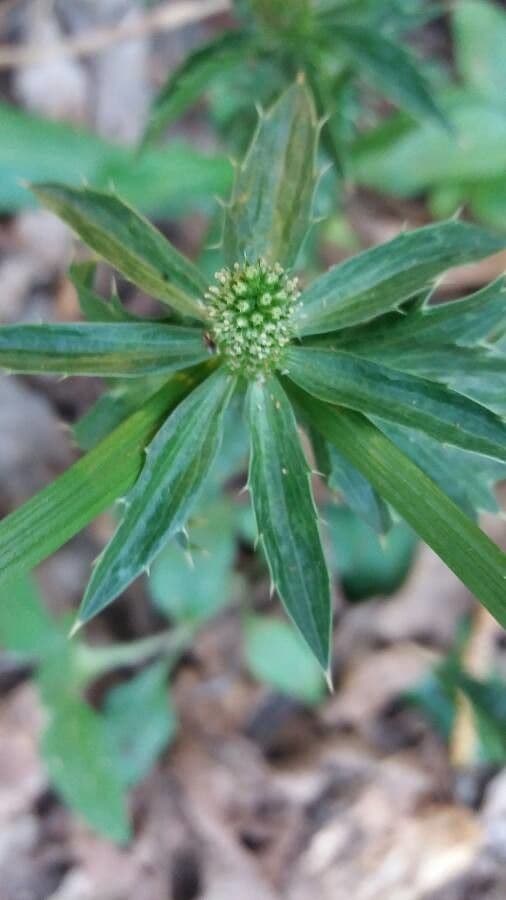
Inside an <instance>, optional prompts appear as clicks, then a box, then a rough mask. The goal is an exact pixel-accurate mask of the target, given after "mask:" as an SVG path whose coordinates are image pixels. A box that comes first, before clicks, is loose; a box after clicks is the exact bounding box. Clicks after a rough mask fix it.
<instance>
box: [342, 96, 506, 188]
mask: <svg viewBox="0 0 506 900" xmlns="http://www.w3.org/2000/svg"><path fill="white" fill-rule="evenodd" d="M440 103H441V106H442V108H443V110H444V112H445V113H446V115H447V118H448V119H449V121H450V123H451V125H452V130H453V132H454V136H452V135H450V134H448V132H446V131H444V130H443V129H442V128H440V127H439V126H437V125H434V124H433V123H432V122H430V121H428V120H425V121H424V122H413V121H412V120H411V121H409V120H408V119H407V117H406V116H404V115H403V114H399V115H397V116H392V117H391V118H390V119H387V120H386V122H385V123H384V124H382V125H380V126H378V128H376V129H374V130H373V131H370V132H368V133H367V134H366V135H364V136H363V137H361V138H359V139H358V140H357V141H356V142H355V144H354V145H353V147H352V148H351V151H350V156H351V166H350V169H351V176H352V177H353V180H354V181H355V182H357V183H358V184H361V185H366V186H368V187H372V188H375V189H377V190H379V191H381V192H382V193H386V194H395V195H397V196H402V197H409V196H414V195H418V194H421V193H424V192H425V191H427V190H428V189H429V188H433V187H436V186H438V185H445V186H448V185H455V184H457V185H461V184H462V183H464V184H465V183H466V182H470V183H474V182H476V183H478V184H480V183H481V184H486V179H490V178H501V177H504V143H505V141H506V116H505V115H504V112H503V110H501V109H500V108H499V107H498V106H497V104H495V103H491V102H487V101H486V100H484V99H483V97H479V96H476V92H471V91H468V90H462V89H460V90H457V89H452V91H451V92H448V93H445V94H444V95H442V96H441V97H440ZM459 205H460V204H459Z"/></svg>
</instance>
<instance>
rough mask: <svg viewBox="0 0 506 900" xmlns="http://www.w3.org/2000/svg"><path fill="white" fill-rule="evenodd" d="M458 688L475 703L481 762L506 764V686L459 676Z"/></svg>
mask: <svg viewBox="0 0 506 900" xmlns="http://www.w3.org/2000/svg"><path fill="white" fill-rule="evenodd" d="M458 676H459V677H458V678H457V684H458V686H459V688H460V690H461V691H462V693H463V694H464V695H465V696H466V697H467V699H468V700H469V701H470V702H471V706H472V710H473V713H474V717H475V720H476V726H477V731H478V737H479V743H480V747H479V750H480V753H479V756H480V760H479V761H480V762H483V763H504V761H505V760H506V704H505V702H504V695H505V688H506V682H504V681H501V680H499V679H491V680H490V681H487V682H482V681H478V680H476V679H474V678H471V677H470V676H469V675H467V673H466V672H459V673H458Z"/></svg>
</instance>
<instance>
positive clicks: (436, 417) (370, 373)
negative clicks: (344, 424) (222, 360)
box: [284, 347, 506, 461]
mask: <svg viewBox="0 0 506 900" xmlns="http://www.w3.org/2000/svg"><path fill="white" fill-rule="evenodd" d="M284 367H285V370H286V372H287V374H288V375H289V376H290V378H291V379H292V380H293V381H295V382H296V384H298V385H299V386H300V387H302V388H303V389H304V390H305V391H307V392H308V393H309V394H313V396H315V397H318V398H319V399H320V400H325V401H327V402H328V403H335V404H339V405H343V406H347V407H351V408H352V409H356V410H358V411H359V412H364V413H366V414H367V415H376V416H379V417H380V418H383V419H386V420H387V421H390V422H395V423H396V424H398V425H407V426H410V427H412V428H417V429H418V430H419V431H424V432H425V433H426V434H429V435H431V436H432V437H434V438H436V439H437V440H439V441H440V442H441V443H449V444H453V445H454V446H455V447H462V448H463V449H464V450H471V451H474V452H475V453H482V454H484V455H485V456H491V457H493V458H494V459H499V460H501V461H506V423H505V422H504V421H503V420H501V419H500V418H499V416H496V415H494V413H492V412H490V411H489V410H488V409H485V407H483V406H480V405H479V404H478V403H474V402H473V401H472V400H469V399H468V398H467V397H463V396H461V395H460V394H457V393H455V392H454V391H451V390H449V389H448V388H446V387H445V386H444V385H442V384H436V383H435V382H431V381H427V380H425V379H423V378H417V377H416V376H414V375H409V374H408V373H403V372H398V371H397V370H396V369H391V368H389V367H387V366H381V365H379V364H378V363H375V362H370V361H369V360H366V359H362V358H359V357H357V356H352V355H351V354H350V353H343V352H341V351H338V350H316V349H311V348H306V347H291V348H289V349H288V350H287V352H286V355H285V358H284Z"/></svg>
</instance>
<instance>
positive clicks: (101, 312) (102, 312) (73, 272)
mask: <svg viewBox="0 0 506 900" xmlns="http://www.w3.org/2000/svg"><path fill="white" fill-rule="evenodd" d="M95 271H96V264H95V263H94V262H91V263H90V262H83V263H74V264H73V265H72V266H71V267H70V271H69V276H70V280H71V282H72V284H73V285H74V287H75V289H76V291H77V299H78V301H79V308H80V310H81V312H82V314H83V316H84V318H85V319H87V320H88V322H135V321H137V322H138V321H141V320H140V319H139V318H138V316H134V315H132V314H131V313H129V312H127V310H126V309H125V308H124V306H123V305H122V303H121V301H120V299H119V297H118V296H117V294H113V295H112V297H111V299H110V300H105V299H104V298H103V297H99V295H98V294H95V292H94V291H93V281H94V276H95Z"/></svg>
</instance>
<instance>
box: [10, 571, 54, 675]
mask: <svg viewBox="0 0 506 900" xmlns="http://www.w3.org/2000/svg"><path fill="white" fill-rule="evenodd" d="M62 641H66V637H65V635H64V632H63V631H62V629H61V628H60V627H59V626H58V624H57V623H56V622H55V621H54V620H53V619H52V618H51V616H50V615H49V613H48V612H47V611H46V609H45V607H44V602H43V600H42V597H41V596H40V593H39V591H38V588H37V585H36V583H35V581H34V580H33V579H32V578H31V577H29V576H28V575H18V576H17V577H16V578H12V579H11V580H10V581H6V582H2V586H1V587H0V644H2V646H3V647H5V648H6V649H7V650H10V651H11V652H12V653H19V654H21V655H23V656H33V657H35V658H37V659H38V658H41V657H45V656H47V655H48V654H50V653H53V652H54V651H55V650H56V649H57V648H58V646H59V644H61V643H62Z"/></svg>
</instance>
